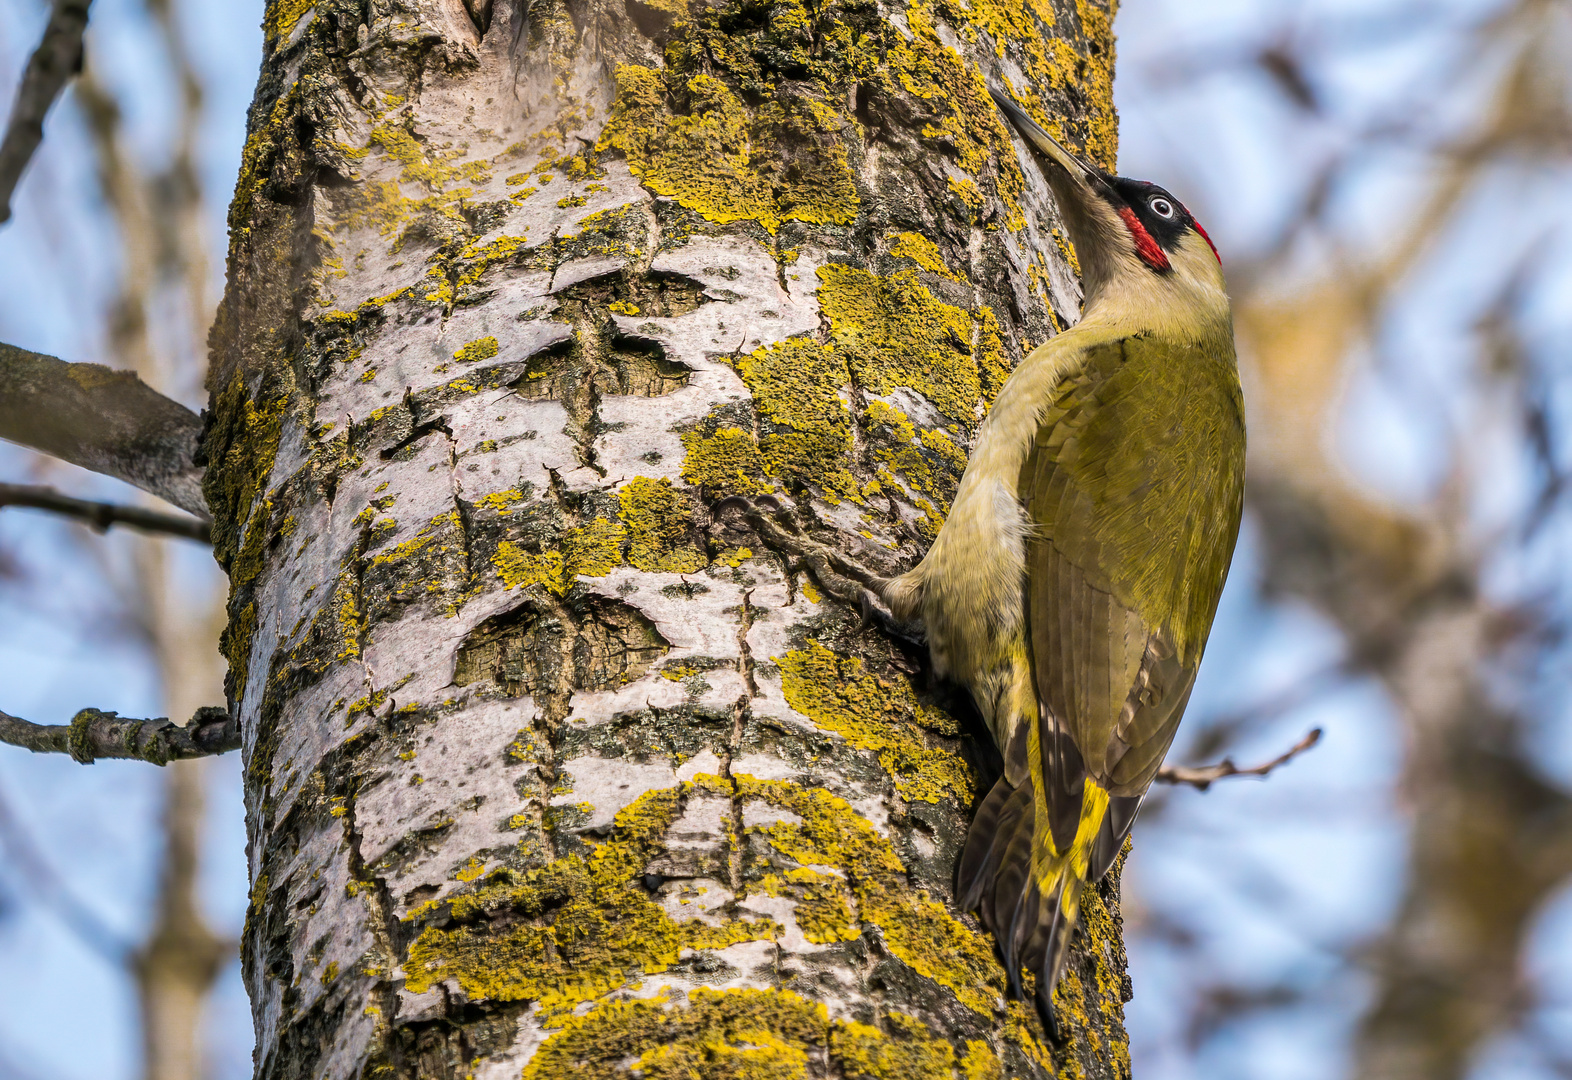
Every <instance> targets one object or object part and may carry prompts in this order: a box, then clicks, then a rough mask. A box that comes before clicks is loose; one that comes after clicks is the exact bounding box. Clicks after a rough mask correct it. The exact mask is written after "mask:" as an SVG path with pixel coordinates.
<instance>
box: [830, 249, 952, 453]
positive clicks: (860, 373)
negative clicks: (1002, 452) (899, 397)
mask: <svg viewBox="0 0 1572 1080" xmlns="http://www.w3.org/2000/svg"><path fill="white" fill-rule="evenodd" d="M819 281H820V285H819V307H820V310H821V311H822V312H823V313H824V317H825V318H826V319H828V320H829V323H830V335H831V340H832V341H833V342H834V343H836V344H837V345H840V346H841V347H842V348H843V349H844V350H845V353H846V356H847V357H848V359H849V361H850V364H851V369H852V372H853V374H854V375H855V376H856V378H857V382H858V383H859V384H860V385H862V386H865V387H867V388H868V389H869V390H870V391H871V392H872V393H876V394H885V393H888V392H889V391H891V390H893V389H895V388H896V387H897V386H906V387H910V388H911V389H913V390H916V391H917V392H918V393H920V394H922V395H923V396H924V397H926V398H928V400H930V401H932V402H933V403H934V405H935V406H937V407H938V409H939V411H940V412H942V413H943V414H944V415H945V416H947V417H949V418H950V419H952V420H955V421H958V422H960V423H963V424H967V425H971V424H975V423H976V421H977V402H978V400H979V399H980V398H981V396H982V387H981V383H980V380H979V379H978V375H977V364H976V362H975V361H974V360H973V359H972V345H971V337H972V317H971V314H970V313H969V312H967V311H965V310H963V309H961V308H957V307H952V306H951V305H949V304H946V303H943V302H942V301H940V300H938V299H936V298H935V297H934V295H933V293H931V292H929V291H928V289H927V288H926V287H924V286H922V285H919V284H918V283H917V275H916V274H915V272H913V271H909V270H906V271H898V272H897V273H894V274H891V275H890V276H888V277H880V276H878V275H876V274H870V273H868V272H867V271H866V270H858V269H856V268H854V267H850V266H837V265H833V264H832V265H829V266H825V267H821V268H820V270H819Z"/></svg>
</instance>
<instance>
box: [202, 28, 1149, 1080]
mask: <svg viewBox="0 0 1572 1080" xmlns="http://www.w3.org/2000/svg"><path fill="white" fill-rule="evenodd" d="M1110 18H1111V12H1109V11H1108V10H1107V9H1106V8H1103V7H1099V6H1098V5H1097V4H1095V3H1092V2H1089V0H1080V2H1064V3H1060V4H1058V5H1049V4H1037V5H1032V6H1029V7H1011V6H1009V5H985V6H979V5H974V6H973V9H972V10H970V11H966V10H962V9H960V8H958V7H955V6H953V5H949V4H946V3H934V4H929V3H916V4H912V5H910V6H907V7H905V8H904V9H902V10H895V9H885V8H881V7H878V6H875V5H873V4H866V3H860V2H859V3H838V4H831V5H828V6H826V7H825V8H823V9H819V10H810V9H808V8H805V7H803V6H801V5H799V4H796V3H791V2H780V3H767V4H742V3H722V4H717V5H712V6H705V5H700V4H693V5H691V6H690V5H686V4H681V3H667V2H664V0H663V2H661V3H642V2H638V0H629V2H627V3H624V2H623V0H614V2H613V0H587V2H584V3H571V4H557V3H551V2H547V3H538V4H533V5H528V6H526V5H524V4H522V3H520V2H516V0H497V2H496V3H494V4H489V3H488V4H481V3H474V2H469V0H412V2H404V0H370V2H369V3H361V2H358V0H357V2H353V3H351V2H348V0H323V2H320V3H317V4H315V5H306V4H303V3H299V2H275V3H273V4H271V5H270V6H269V9H268V14H267V22H266V32H267V47H266V55H265V57H264V62H263V70H262V78H261V82H260V84H259V88H258V94H257V98H256V101H255V103H254V105H253V109H252V114H251V121H250V134H249V138H248V141H247V145H246V150H245V155H244V163H243V171H242V174H241V177H240V180H239V183H238V185H237V189H236V196H235V202H234V205H233V208H232V211H231V219H230V220H231V250H230V263H229V283H228V290H227V292H226V295H225V298H224V301H223V304H222V306H221V309H220V313H219V318H218V322H217V324H216V326H215V329H214V332H213V336H212V349H213V353H212V367H211V375H210V379H211V388H212V391H213V398H212V407H211V411H212V421H211V424H210V426H209V429H208V431H207V433H206V435H205V437H204V444H203V453H204V454H205V457H206V460H207V462H208V472H207V477H206V482H205V490H206V494H207V497H208V502H209V505H210V507H211V509H212V513H213V519H214V529H213V532H214V543H215V551H216V553H217V555H218V557H219V560H220V562H221V563H222V564H223V565H224V566H225V568H226V569H227V570H228V572H229V575H230V579H231V587H232V591H231V597H230V604H229V626H228V629H227V631H226V633H225V637H224V649H225V652H226V655H227V656H228V658H229V662H230V677H229V684H228V692H229V697H230V702H231V706H232V710H231V711H232V713H233V715H235V716H236V717H237V719H238V721H239V723H240V726H241V729H242V731H243V733H244V736H243V737H244V753H245V769H246V798H247V814H248V828H249V845H250V870H251V879H252V903H251V907H250V911H249V915H248V920H247V925H246V930H245V934H244V941H243V959H244V965H245V977H246V980H247V983H248V986H249V990H250V993H251V996H252V1002H253V1010H254V1016H255V1020H256V1028H257V1041H258V1046H257V1074H258V1075H259V1076H261V1077H267V1078H275V1077H279V1078H281V1077H299V1078H302V1080H303V1078H306V1077H311V1078H313V1080H320V1078H336V1077H349V1076H358V1075H390V1076H401V1077H455V1078H457V1077H476V1078H484V1077H509V1078H516V1077H519V1076H521V1075H523V1076H526V1077H541V1078H548V1077H549V1078H552V1080H555V1078H558V1077H572V1076H579V1077H617V1076H632V1075H642V1076H645V1077H650V1076H695V1075H697V1076H706V1077H708V1076H716V1077H719V1076H736V1075H760V1076H782V1077H785V1076H825V1077H901V1078H907V1077H966V1078H968V1080H981V1078H986V1077H1001V1076H1005V1075H1009V1076H1048V1075H1057V1076H1069V1075H1073V1076H1084V1077H1119V1076H1126V1075H1128V1071H1129V1062H1128V1050H1127V1040H1126V1038H1125V1035H1124V1031H1123V1026H1122V1006H1123V1001H1124V1000H1126V999H1127V998H1128V995H1129V986H1128V979H1127V978H1126V976H1125V974H1124V955H1123V946H1122V940H1121V935H1120V928H1119V914H1118V884H1117V874H1115V875H1112V876H1111V877H1110V879H1109V880H1108V881H1107V882H1105V883H1104V885H1103V887H1102V888H1100V889H1099V890H1098V891H1097V895H1096V897H1094V898H1093V899H1091V900H1090V901H1089V902H1088V903H1087V904H1086V907H1085V910H1084V914H1083V918H1084V921H1085V931H1084V933H1083V935H1082V937H1081V939H1080V941H1079V943H1078V945H1077V948H1076V950H1075V955H1074V957H1073V958H1072V962H1071V969H1070V972H1069V973H1068V975H1067V976H1066V978H1065V979H1064V980H1063V982H1062V983H1061V985H1060V988H1059V999H1060V1010H1059V1012H1060V1016H1061V1018H1062V1021H1063V1024H1064V1037H1063V1039H1062V1040H1060V1041H1058V1042H1054V1041H1051V1040H1050V1039H1049V1038H1048V1037H1047V1035H1046V1034H1045V1033H1044V1031H1043V1029H1042V1027H1041V1025H1040V1023H1039V1022H1038V1020H1037V1017H1036V1015H1035V1014H1034V1012H1033V1011H1032V1010H1031V1008H1030V1007H1029V1006H1028V1005H1026V1004H1023V1003H1021V1002H1007V1001H1006V1000H1005V999H1004V997H1003V989H1004V984H1005V981H1004V973H1003V972H1002V970H1001V969H1000V968H999V965H998V962H997V961H996V959H995V953H994V949H993V943H992V941H991V940H990V939H988V938H987V937H986V935H984V934H982V933H981V932H980V931H979V930H978V928H977V926H976V924H975V922H974V921H973V920H971V918H970V917H969V916H966V915H964V914H963V913H960V912H957V911H956V910H955V909H954V907H953V897H952V895H951V875H952V872H953V866H954V860H955V856H956V854H957V851H958V849H959V846H960V843H961V840H962V838H963V836H964V832H965V827H966V824H967V821H968V819H969V816H970V813H971V809H972V806H973V803H974V801H975V798H976V795H977V794H978V793H979V792H980V791H981V790H984V789H985V785H986V784H987V783H989V782H990V781H991V780H992V772H991V770H993V769H994V768H995V765H994V762H993V761H992V759H991V758H990V753H989V751H988V750H987V743H986V736H985V735H983V734H982V732H981V731H980V729H978V728H976V726H975V724H974V721H973V719H972V716H971V713H970V711H969V707H968V705H967V703H966V702H965V701H964V700H962V699H961V695H958V694H957V693H956V692H954V691H953V690H951V689H949V688H946V687H942V686H934V685H932V684H931V680H928V679H926V678H925V677H924V674H923V668H924V665H925V663H926V657H925V656H923V655H921V650H917V649H911V648H909V647H908V646H906V645H904V644H902V643H901V642H899V641H895V640H892V639H890V638H888V637H886V636H885V635H883V634H882V633H880V632H879V631H878V630H877V629H875V628H872V627H869V626H867V625H865V624H864V622H863V619H862V617H861V613H860V612H859V611H858V609H857V606H856V603H855V599H856V596H855V590H852V589H850V588H848V587H847V584H848V583H846V582H845V581H843V580H840V579H838V578H836V576H835V575H834V574H833V573H823V572H821V573H819V574H817V575H815V574H813V573H810V572H808V570H809V568H808V567H805V566H803V565H801V564H799V563H798V562H797V561H796V560H795V559H794V558H792V557H791V556H790V553H789V552H781V551H776V550H772V549H771V547H770V546H769V545H768V544H766V543H765V542H764V540H765V538H764V537H761V536H760V535H759V534H756V533H754V532H753V531H751V530H750V529H749V528H748V527H747V526H746V524H745V523H744V522H742V521H740V520H735V519H733V518H732V517H728V518H727V519H726V520H725V521H720V520H717V519H716V518H715V516H714V515H713V514H712V513H711V512H710V507H711V506H713V505H715V503H716V502H717V501H718V500H720V499H721V498H723V497H726V496H730V495H741V496H745V497H749V498H754V499H762V498H764V497H765V496H769V497H771V498H774V499H776V500H778V501H779V503H780V505H781V506H782V507H783V514H784V515H785V517H786V519H787V520H788V521H789V523H790V526H791V528H795V529H801V530H804V531H805V532H807V533H809V534H811V535H813V536H814V537H816V538H817V539H819V540H821V541H823V542H825V543H828V544H831V545H834V546H835V547H836V548H837V549H838V550H840V551H842V552H844V553H845V554H846V555H847V556H849V557H852V558H855V559H858V560H860V561H862V562H864V563H866V564H868V565H870V566H872V567H873V568H875V569H877V570H881V571H884V572H890V571H894V570H896V569H898V568H900V567H904V566H908V565H911V564H912V563H913V562H914V561H915V560H916V558H918V557H919V556H920V554H921V552H922V550H923V549H924V548H925V546H926V544H927V542H928V541H929V540H930V539H931V537H932V535H933V534H934V532H935V531H936V529H937V527H938V524H939V523H940V522H941V521H942V518H943V513H944V510H945V508H946V506H947V505H948V499H949V497H950V495H951V494H952V493H953V491H954V487H955V483H956V481H957V480H958V478H959V475H960V472H961V470H962V469H963V467H964V463H965V448H966V446H967V444H968V441H969V439H970V437H971V434H972V433H973V432H974V431H975V429H976V425H977V423H978V421H979V420H980V418H981V417H982V416H983V415H984V414H985V412H986V409H987V406H988V403H989V401H990V400H991V398H992V394H993V393H994V392H995V391H996V390H997V388H998V386H999V384H1000V383H1001V382H1002V380H1003V377H1004V376H1005V374H1006V373H1007V372H1008V370H1009V367H1010V366H1011V365H1012V364H1013V363H1014V362H1015V361H1017V360H1018V359H1019V358H1020V357H1021V356H1022V355H1024V352H1025V351H1026V350H1027V349H1029V348H1030V347H1031V346H1032V345H1034V344H1037V343H1040V342H1041V341H1042V340H1044V339H1046V338H1047V337H1048V336H1050V335H1051V334H1052V333H1054V332H1055V331H1056V329H1057V328H1059V327H1062V326H1063V325H1065V324H1066V323H1068V322H1069V321H1072V320H1073V319H1074V317H1075V313H1076V308H1077V302H1078V289H1077V286H1076V283H1075V278H1074V274H1073V270H1072V266H1071V262H1070V259H1071V255H1070V251H1069V248H1068V246H1067V245H1065V244H1064V243H1063V242H1062V240H1061V239H1059V234H1058V233H1057V232H1056V231H1055V229H1054V223H1055V221H1056V218H1055V217H1054V213H1053V210H1052V206H1051V200H1050V198H1049V195H1048V192H1047V188H1046V185H1045V184H1044V182H1043V181H1042V178H1041V176H1040V175H1039V174H1038V173H1037V172H1036V170H1035V167H1034V166H1032V165H1031V164H1030V163H1029V162H1024V161H1023V159H1021V158H1019V157H1018V156H1017V151H1016V149H1015V146H1014V144H1013V143H1012V142H1011V139H1010V136H1009V134H1008V133H1007V131H1006V130H1005V128H1004V127H1003V125H1002V123H1001V122H1000V120H999V118H998V117H997V115H996V114H995V112H994V109H993V107H992V105H991V102H990V101H989V99H988V96H987V91H986V84H985V81H984V80H985V78H986V79H989V80H993V81H994V82H995V83H1002V82H1004V81H1010V82H1011V84H1012V85H1013V86H1014V87H1015V88H1016V92H1017V94H1018V95H1020V96H1021V98H1022V100H1023V101H1026V102H1028V103H1035V107H1037V108H1038V111H1039V112H1040V114H1041V115H1042V117H1043V119H1045V120H1048V121H1049V122H1050V123H1052V124H1053V125H1054V127H1055V130H1057V131H1060V132H1061V133H1062V134H1064V136H1065V138H1066V139H1067V140H1068V141H1069V142H1071V143H1072V144H1074V145H1075V146H1077V147H1078V148H1082V147H1084V148H1085V149H1086V150H1087V151H1088V152H1089V153H1091V154H1093V155H1095V156H1097V157H1099V158H1101V159H1102V160H1103V161H1104V162H1105V163H1110V164H1111V158H1112V154H1113V150H1114V142H1113V140H1114V132H1115V124H1114V117H1113V113H1112V106H1111V96H1110V80H1111V77H1112V60H1113V57H1112V36H1111V32H1110V30H1109V21H1110ZM1049 46H1051V47H1049ZM821 571H822V567H821Z"/></svg>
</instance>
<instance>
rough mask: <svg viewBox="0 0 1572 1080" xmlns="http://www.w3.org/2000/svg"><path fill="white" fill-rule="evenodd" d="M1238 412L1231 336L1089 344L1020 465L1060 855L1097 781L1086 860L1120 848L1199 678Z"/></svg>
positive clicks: (1236, 513)
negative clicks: (1097, 833)
mask: <svg viewBox="0 0 1572 1080" xmlns="http://www.w3.org/2000/svg"><path fill="white" fill-rule="evenodd" d="M1243 408H1244V405H1243V399H1242V397H1241V395H1240V391H1239V378H1238V374H1237V370H1236V367H1235V363H1234V351H1233V343H1232V342H1231V341H1229V340H1227V339H1218V340H1215V341H1212V342H1204V343H1202V344H1199V345H1175V344H1173V343H1169V342H1165V341H1161V340H1158V339H1155V338H1152V337H1148V336H1145V335H1138V336H1135V337H1130V338H1126V339H1123V340H1122V341H1116V342H1112V343H1110V344H1106V345H1100V346H1095V347H1093V348H1092V349H1091V350H1089V352H1088V354H1087V357H1086V362H1085V364H1084V366H1083V367H1082V368H1081V369H1080V370H1079V371H1078V372H1077V373H1076V374H1074V375H1072V376H1070V377H1069V378H1067V379H1066V380H1065V381H1064V382H1062V383H1061V384H1060V385H1059V387H1058V389H1057V391H1056V393H1055V396H1054V401H1053V403H1052V404H1051V406H1050V407H1049V408H1048V409H1047V410H1046V411H1045V412H1044V414H1043V418H1042V422H1041V425H1040V427H1039V429H1038V432H1037V438H1036V440H1035V442H1034V444H1033V447H1032V449H1031V451H1030V453H1029V455H1028V457H1027V460H1026V464H1025V467H1024V468H1023V469H1022V473H1021V483H1020V489H1019V490H1020V497H1021V501H1022V502H1023V503H1024V505H1025V507H1026V510H1027V513H1028V515H1029V516H1030V518H1031V521H1032V524H1033V526H1034V528H1033V530H1032V533H1031V535H1030V536H1029V537H1028V540H1027V546H1026V574H1027V595H1026V606H1027V620H1028V625H1029V635H1030V636H1029V641H1030V646H1031V657H1032V665H1033V674H1034V677H1035V680H1036V684H1037V692H1038V697H1039V699H1040V701H1041V704H1042V707H1043V713H1044V716H1043V730H1042V732H1041V736H1042V737H1041V738H1040V739H1039V745H1040V747H1041V752H1042V755H1043V764H1044V770H1043V775H1044V777H1045V782H1046V787H1047V788H1048V790H1047V791H1046V792H1045V793H1044V794H1045V797H1046V801H1047V805H1048V810H1049V819H1050V820H1049V825H1050V830H1051V833H1052V836H1053V840H1054V847H1055V848H1056V849H1058V850H1060V851H1064V850H1067V848H1068V846H1069V844H1070V843H1071V841H1073V839H1074V837H1075V834H1076V829H1077V825H1078V822H1079V819H1080V815H1081V803H1082V789H1083V781H1084V779H1085V778H1087V777H1090V778H1092V779H1093V780H1095V781H1097V782H1098V784H1100V785H1101V786H1102V787H1103V788H1104V789H1105V790H1107V791H1108V793H1109V796H1110V806H1109V817H1108V821H1107V823H1106V825H1105V827H1104V829H1103V831H1104V832H1105V833H1107V835H1106V836H1103V837H1100V838H1099V844H1098V852H1097V854H1096V856H1094V858H1093V860H1092V863H1093V868H1094V869H1096V868H1097V866H1098V864H1103V866H1104V868H1105V867H1106V862H1108V861H1111V859H1112V857H1113V854H1114V853H1117V850H1118V845H1119V844H1121V843H1122V842H1123V840H1124V834H1125V833H1126V832H1127V831H1128V830H1129V825H1130V822H1131V821H1132V820H1133V819H1134V816H1135V810H1136V809H1137V808H1138V807H1139V805H1140V800H1141V798H1142V796H1144V794H1145V792H1146V789H1147V787H1148V786H1149V785H1150V784H1151V782H1152V778H1153V777H1154V776H1155V775H1156V773H1157V769H1158V766H1159V765H1160V764H1161V763H1162V758H1163V755H1164V754H1165V753H1166V752H1167V750H1168V745H1169V743H1170V742H1172V741H1173V736H1174V731H1175V729H1176V728H1177V727H1178V725H1179V718H1180V716H1181V714H1182V713H1183V712H1184V706H1185V702H1186V701H1187V700H1188V699H1189V695H1190V688H1191V687H1192V685H1193V684H1194V682H1195V673H1196V670H1197V668H1198V667H1199V666H1200V662H1201V653H1202V651H1203V650H1204V648H1205V646H1206V638H1207V634H1208V633H1209V632H1210V630H1211V625H1212V616H1213V615H1214V614H1215V613H1216V611H1217V601H1218V597H1219V596H1220V595H1221V593H1222V588H1223V581H1224V579H1225V578H1226V577H1227V574H1228V564H1229V561H1230V559H1231V558H1232V556H1233V550H1234V541H1235V540H1236V539H1237V537H1238V535H1239V518H1240V514H1241V511H1242V507H1243V498H1244V416H1243ZM1110 844H1112V846H1113V851H1112V852H1109V851H1107V850H1105V849H1106V848H1107V847H1108V846H1109V845H1110ZM1091 880H1095V876H1094V877H1092V878H1091Z"/></svg>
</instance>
